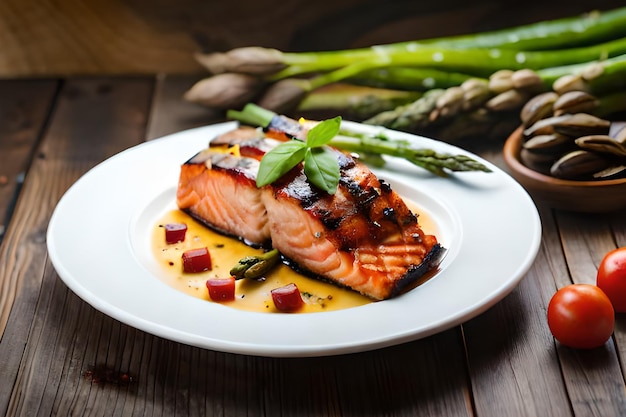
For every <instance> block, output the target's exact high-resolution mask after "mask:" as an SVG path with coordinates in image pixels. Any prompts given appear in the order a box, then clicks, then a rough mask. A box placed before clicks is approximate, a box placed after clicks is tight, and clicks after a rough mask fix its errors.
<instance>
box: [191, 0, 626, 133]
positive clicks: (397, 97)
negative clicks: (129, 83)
mask: <svg viewBox="0 0 626 417" xmlns="http://www.w3.org/2000/svg"><path fill="white" fill-rule="evenodd" d="M624 35H626V7H623V8H619V9H615V10H611V11H606V12H591V13H588V14H585V15H583V16H574V17H568V18H563V19H557V20H552V21H546V22H539V23H534V24H529V25H525V26H519V27H515V28H508V29H503V30H499V31H492V32H485V33H479V34H471V35H464V36H455V37H447V38H437V39H426V40H418V41H411V42H401V43H393V44H387V45H377V46H372V47H370V48H359V49H348V50H341V51H323V52H291V53H290V52H282V51H279V50H276V49H269V48H262V47H243V48H237V49H233V50H230V51H228V52H225V53H211V54H198V55H197V59H198V61H199V62H200V63H202V64H203V65H204V66H205V67H206V68H207V69H208V70H209V71H210V73H211V74H212V75H211V76H209V77H207V78H205V79H203V80H201V81H199V82H198V83H196V84H195V85H194V86H193V87H192V88H191V89H190V90H189V91H188V92H187V93H186V94H185V98H186V99H187V100H189V101H192V102H196V103H200V104H204V105H206V106H210V107H213V108H219V109H239V108H242V107H243V106H244V105H245V104H246V103H249V102H255V103H257V104H259V105H260V106H262V107H264V108H266V109H270V110H273V111H275V112H278V113H282V114H303V113H304V114H306V112H309V111H315V110H318V109H330V110H331V111H333V112H334V113H335V114H341V115H343V116H344V117H350V118H352V119H354V120H358V121H364V122H365V123H372V124H379V125H383V126H387V127H392V128H395V129H399V130H405V131H409V132H413V133H419V134H426V135H429V136H433V137H437V138H439V139H443V140H448V141H452V142H454V141H458V140H460V139H463V138H465V137H469V136H485V135H488V136H489V135H491V136H495V137H501V136H502V135H506V134H507V133H509V132H510V131H511V130H512V129H513V128H514V127H515V126H516V125H518V124H519V122H520V121H519V110H520V109H521V108H522V106H523V105H524V103H525V102H526V101H528V100H529V99H530V98H531V97H532V96H534V95H536V94H539V93H541V92H545V91H549V90H551V89H554V90H557V89H559V90H561V91H563V89H566V88H573V86H575V87H576V88H577V89H580V88H581V84H584V85H583V87H584V88H585V89H586V91H588V92H589V93H591V94H593V95H596V96H597V97H598V100H600V101H603V102H605V103H606V105H605V106H601V107H602V108H603V109H604V111H605V112H609V113H610V112H615V111H619V110H620V108H619V107H620V105H621V106H623V105H624V104H623V103H624V102H625V100H619V99H616V98H615V97H613V96H614V95H615V92H618V93H619V92H620V91H622V90H625V89H626V88H625V87H626V86H625V84H626V81H625V80H626V37H624ZM605 96H606V98H604V97H605ZM498 127H500V128H498Z"/></svg>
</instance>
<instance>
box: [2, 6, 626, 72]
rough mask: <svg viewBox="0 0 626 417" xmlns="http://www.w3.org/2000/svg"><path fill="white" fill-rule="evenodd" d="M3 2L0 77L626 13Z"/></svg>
mask: <svg viewBox="0 0 626 417" xmlns="http://www.w3.org/2000/svg"><path fill="white" fill-rule="evenodd" d="M276 4H277V3H276V2H275V1H271V0H257V1H256V2H237V1H236V2H229V1H225V2H206V1H201V0H183V1H178V2H166V1H158V2H153V1H146V0H134V1H130V2H129V1H122V0H92V1H89V2H84V1H77V0H58V1H54V2H41V1H37V0H5V1H3V2H0V39H2V40H3V42H2V46H3V48H2V51H1V52H0V77H24V76H63V75H65V76H67V75H74V76H75V75H86V74H90V75H93V74H96V75H102V74H156V73H160V72H163V73H179V74H198V73H201V72H202V68H201V67H200V66H199V65H198V64H197V63H196V62H195V60H194V59H193V54H194V53H195V52H198V51H201V50H205V51H207V50H208V51H216V50H226V49H230V48H233V47H237V46H250V45H261V46H268V47H274V48H279V49H283V50H302V49H305V50H323V49H337V48H347V47H353V46H369V45H375V44H381V43H388V42H397V41H402V40H410V39H421V38H427V37H435V36H445V35H451V34H459V33H468V32H475V31H484V30H489V29H496V28H501V27H505V26H511V25H517V24H522V23H529V22H534V21H538V20H543V19H552V18H557V17H563V16H570V15H575V14H578V13H582V12H586V11H589V10H591V9H599V10H606V9H610V8H614V7H620V6H623V2H621V1H619V0H596V1H594V2H593V3H592V4H590V3H589V2H588V1H584V0H570V1H567V2H565V1H555V2H550V3H546V2H541V1H527V2H519V3H509V2H507V3H503V2H497V1H493V0H477V1H474V2H471V3H468V2H465V1H461V0H445V1H438V2H415V1H407V0H391V1H385V2H378V1H371V0H370V1H367V2H363V1H362V0H339V1H337V0H334V1H330V0H318V1H316V2H310V1H303V0H282V1H281V3H280V7H276Z"/></svg>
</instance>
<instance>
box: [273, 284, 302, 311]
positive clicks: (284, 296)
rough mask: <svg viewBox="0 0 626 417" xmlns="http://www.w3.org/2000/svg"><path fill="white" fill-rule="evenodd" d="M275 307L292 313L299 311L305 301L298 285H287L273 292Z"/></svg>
mask: <svg viewBox="0 0 626 417" xmlns="http://www.w3.org/2000/svg"><path fill="white" fill-rule="evenodd" d="M271 293H272V300H273V301H274V305H275V306H276V308H277V309H278V310H279V311H282V312H285V313H292V312H294V311H297V310H299V309H300V308H301V307H302V305H303V304H304V301H302V296H301V295H300V291H299V290H298V287H297V286H296V284H293V283H291V284H287V285H285V286H283V287H279V288H275V289H273V290H272V291H271Z"/></svg>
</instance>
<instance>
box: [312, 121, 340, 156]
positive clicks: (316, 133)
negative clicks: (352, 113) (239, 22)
mask: <svg viewBox="0 0 626 417" xmlns="http://www.w3.org/2000/svg"><path fill="white" fill-rule="evenodd" d="M340 127H341V116H337V117H335V118H333V119H328V120H324V121H321V122H319V123H318V124H316V125H315V126H313V128H312V129H311V130H309V133H308V134H307V137H306V144H307V146H308V147H309V148H314V147H317V146H322V145H325V144H327V143H328V142H330V140H331V139H332V138H334V137H335V136H337V133H339V128H340Z"/></svg>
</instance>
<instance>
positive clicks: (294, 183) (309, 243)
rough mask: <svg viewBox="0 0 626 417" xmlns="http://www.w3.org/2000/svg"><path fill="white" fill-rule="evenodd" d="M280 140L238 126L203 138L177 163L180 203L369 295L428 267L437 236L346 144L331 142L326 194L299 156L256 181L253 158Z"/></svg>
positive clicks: (396, 286)
mask: <svg viewBox="0 0 626 417" xmlns="http://www.w3.org/2000/svg"><path fill="white" fill-rule="evenodd" d="M274 136H275V135H274ZM276 137H277V138H278V139H276ZM280 140H281V138H280V135H278V136H275V138H270V137H268V136H267V135H266V134H265V133H264V132H263V131H261V130H259V129H253V128H248V127H240V128H238V129H235V130H233V131H231V132H228V133H226V134H223V135H221V136H219V137H218V138H216V139H214V140H213V141H211V144H210V146H209V148H207V149H206V150H203V151H201V152H199V153H198V154H197V155H195V156H194V157H193V158H191V159H190V160H189V161H188V162H186V163H185V164H183V165H182V166H181V172H180V179H179V184H178V190H177V203H178V206H179V208H181V209H182V210H185V211H187V212H188V213H189V214H191V215H192V216H193V217H194V218H196V219H198V220H200V221H202V222H203V223H205V224H207V225H208V226H210V227H212V228H214V229H216V230H218V231H220V232H222V233H225V234H228V235H231V236H236V237H238V238H240V239H242V240H244V241H245V242H247V243H249V244H251V245H257V246H272V247H274V248H276V249H278V250H279V251H280V252H281V254H282V255H283V256H284V257H285V258H287V260H288V263H289V264H290V265H292V266H294V265H295V266H296V268H297V269H298V270H300V271H303V272H305V273H307V274H309V275H313V276H315V277H320V278H323V279H326V280H329V281H331V282H334V283H336V284H338V285H340V286H345V287H348V288H351V289H353V290H355V291H358V292H360V293H362V294H364V295H366V296H368V297H370V298H372V299H375V300H383V299H387V298H390V297H393V296H395V295H397V294H398V293H399V292H401V291H402V290H403V289H404V288H405V287H407V286H409V285H411V284H412V283H414V282H415V281H416V280H418V279H419V278H420V277H421V276H423V275H424V274H425V273H427V272H428V271H431V270H433V269H434V268H436V267H437V265H438V264H439V262H440V259H441V257H442V254H443V252H444V249H443V247H442V246H441V245H440V244H439V243H438V242H437V238H436V237H435V236H433V235H427V234H425V233H424V232H423V230H422V229H421V227H420V225H419V223H418V218H417V216H416V215H415V214H414V213H412V212H411V210H410V209H409V208H408V207H407V205H406V204H405V202H404V201H403V200H402V198H401V197H400V196H399V195H398V194H397V193H396V192H395V191H394V190H393V189H392V188H391V187H390V186H389V184H387V183H385V182H384V181H382V180H379V179H378V178H377V177H376V175H375V174H374V173H373V172H372V171H371V170H370V169H369V168H368V167H367V166H365V165H364V164H363V163H361V162H359V161H358V159H355V158H353V157H352V156H350V155H348V154H345V153H342V152H340V151H338V150H337V151H336V152H337V158H338V161H339V166H340V173H341V178H340V181H339V186H338V189H337V191H336V193H335V194H334V195H330V194H328V193H326V192H324V191H321V190H319V189H317V188H316V187H314V186H312V185H311V184H310V183H309V182H308V181H307V179H306V176H305V174H304V169H303V167H302V164H300V165H298V166H296V167H295V168H294V169H292V170H291V171H290V172H289V173H287V174H286V175H284V176H283V177H282V178H280V179H279V180H278V181H276V182H274V183H273V184H270V185H267V186H264V187H262V188H257V187H256V173H257V172H258V167H259V163H260V159H261V158H262V156H263V155H264V154H265V153H266V152H267V151H269V150H270V149H272V148H273V147H274V146H276V145H277V144H278V143H280Z"/></svg>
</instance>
